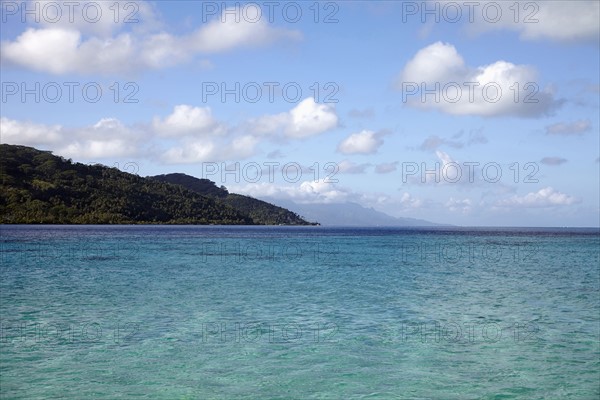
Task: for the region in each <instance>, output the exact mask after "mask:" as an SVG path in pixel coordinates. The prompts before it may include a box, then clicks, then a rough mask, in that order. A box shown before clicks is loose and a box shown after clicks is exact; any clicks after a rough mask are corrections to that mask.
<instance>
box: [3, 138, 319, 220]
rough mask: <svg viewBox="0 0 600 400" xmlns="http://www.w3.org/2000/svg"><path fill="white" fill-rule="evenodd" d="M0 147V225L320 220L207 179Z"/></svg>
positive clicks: (23, 147) (37, 151) (25, 149)
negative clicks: (149, 172)
mask: <svg viewBox="0 0 600 400" xmlns="http://www.w3.org/2000/svg"><path fill="white" fill-rule="evenodd" d="M0 151H1V154H0V216H1V220H0V222H1V223H3V224H198V225H200V224H202V225H207V224H214V225H317V224H316V223H314V222H313V223H311V222H307V221H306V220H305V219H303V218H302V217H300V216H299V215H297V214H296V213H293V212H291V211H289V210H286V209H285V208H282V207H278V206H275V205H273V204H269V203H267V202H265V201H261V200H258V199H255V198H252V197H248V196H242V195H238V194H233V193H229V192H228V191H227V189H225V188H224V187H221V188H219V187H217V186H216V185H215V184H214V183H213V182H211V181H209V180H207V179H198V178H194V177H191V176H188V175H184V174H170V175H159V176H156V177H146V178H143V177H140V176H138V175H135V174H130V173H127V172H123V171H121V170H119V169H117V168H110V167H107V166H104V165H100V164H96V165H86V164H81V163H76V162H73V161H71V160H68V159H65V158H63V157H60V156H55V155H53V154H52V152H50V151H42V150H37V149H34V148H32V147H26V146H15V145H7V144H2V145H0Z"/></svg>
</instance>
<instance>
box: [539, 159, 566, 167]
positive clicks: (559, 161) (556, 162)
mask: <svg viewBox="0 0 600 400" xmlns="http://www.w3.org/2000/svg"><path fill="white" fill-rule="evenodd" d="M540 162H541V163H542V164H546V165H561V164H564V163H566V162H567V159H566V158H562V157H544V158H542V159H541V160H540Z"/></svg>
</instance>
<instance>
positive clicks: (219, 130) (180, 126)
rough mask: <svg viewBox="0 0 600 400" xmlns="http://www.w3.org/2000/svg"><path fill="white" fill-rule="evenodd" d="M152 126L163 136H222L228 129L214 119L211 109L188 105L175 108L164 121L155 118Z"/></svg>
mask: <svg viewBox="0 0 600 400" xmlns="http://www.w3.org/2000/svg"><path fill="white" fill-rule="evenodd" d="M152 125H153V127H154V129H155V131H156V132H157V133H158V134H159V135H162V136H182V135H195V136H196V135H209V134H211V135H220V134H223V133H225V132H226V127H225V126H224V125H222V124H220V123H218V121H216V120H215V118H213V116H212V111H211V109H210V107H192V106H189V105H186V104H181V105H178V106H175V108H174V109H173V112H172V113H171V114H170V115H169V116H167V117H166V118H165V119H164V120H161V119H160V118H157V117H155V118H154V120H153V123H152Z"/></svg>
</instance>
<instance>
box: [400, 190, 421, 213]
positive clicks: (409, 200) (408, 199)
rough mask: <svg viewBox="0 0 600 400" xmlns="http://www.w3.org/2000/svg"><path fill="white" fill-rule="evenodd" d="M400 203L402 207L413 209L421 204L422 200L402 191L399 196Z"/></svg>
mask: <svg viewBox="0 0 600 400" xmlns="http://www.w3.org/2000/svg"><path fill="white" fill-rule="evenodd" d="M400 205H401V206H402V207H403V208H404V209H415V208H421V207H422V206H423V200H421V199H417V198H415V197H413V196H412V195H411V194H410V193H408V192H404V193H402V196H401V197H400Z"/></svg>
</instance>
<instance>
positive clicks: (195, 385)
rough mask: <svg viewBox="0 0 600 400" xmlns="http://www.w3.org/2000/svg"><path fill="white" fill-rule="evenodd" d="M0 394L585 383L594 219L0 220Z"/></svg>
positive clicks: (595, 295)
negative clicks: (566, 225)
mask: <svg viewBox="0 0 600 400" xmlns="http://www.w3.org/2000/svg"><path fill="white" fill-rule="evenodd" d="M0 233H1V245H2V248H1V251H2V252H1V267H0V268H1V269H0V274H1V275H0V276H1V283H0V285H1V286H0V317H1V337H0V373H1V377H0V398H2V399H48V398H69V399H88V398H97V399H119V398H144V399H146V398H148V399H238V398H255V399H363V398H365V399H479V398H490V399H544V398H547V399H562V398H566V399H597V398H598V397H599V396H600V389H599V388H600V322H599V318H600V295H599V293H600V272H599V268H600V266H599V264H600V261H599V253H598V252H599V248H600V235H599V233H598V230H553V229H494V230H485V229H477V230H468V229H458V228H457V229H450V228H445V229H437V230H431V229H429V230H416V229H413V230H401V229H381V230H380V229H349V228H345V229H334V228H322V227H298V228H289V227H152V226H142V227H139V226H122V227H109V226H96V227H90V226H85V227H48V226H45V227H44V226H38V227H31V226H2V227H1V228H0Z"/></svg>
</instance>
